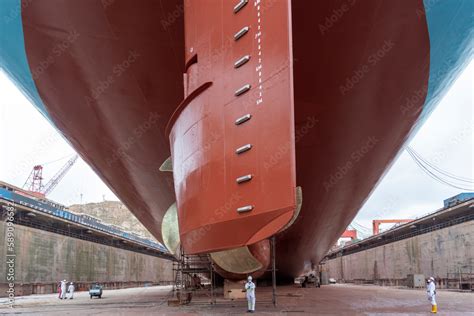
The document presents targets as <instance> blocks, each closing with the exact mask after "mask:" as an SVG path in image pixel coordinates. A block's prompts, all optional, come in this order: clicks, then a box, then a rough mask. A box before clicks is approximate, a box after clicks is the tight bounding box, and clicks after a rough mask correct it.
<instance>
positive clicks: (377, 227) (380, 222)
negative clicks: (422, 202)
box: [372, 219, 412, 235]
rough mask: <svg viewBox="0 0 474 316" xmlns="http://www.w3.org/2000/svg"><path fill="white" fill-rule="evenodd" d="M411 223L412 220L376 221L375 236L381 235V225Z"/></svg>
mask: <svg viewBox="0 0 474 316" xmlns="http://www.w3.org/2000/svg"><path fill="white" fill-rule="evenodd" d="M411 221H412V219H374V220H373V221H372V230H373V234H374V235H378V234H379V232H380V230H379V226H380V224H385V223H393V224H401V223H408V222H411Z"/></svg>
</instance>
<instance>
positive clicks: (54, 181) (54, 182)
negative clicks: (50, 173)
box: [41, 154, 79, 195]
mask: <svg viewBox="0 0 474 316" xmlns="http://www.w3.org/2000/svg"><path fill="white" fill-rule="evenodd" d="M77 158H79V156H78V155H77V154H76V155H74V157H72V158H71V159H69V160H68V161H67V162H66V164H65V165H64V166H63V167H62V168H61V169H59V171H58V172H57V173H56V174H55V175H54V177H52V178H51V180H49V181H48V183H46V184H45V186H44V187H43V190H42V192H41V193H43V194H44V195H48V194H49V193H51V191H53V190H54V188H56V186H57V185H58V183H59V181H61V179H62V178H63V177H64V176H65V175H66V173H67V172H68V171H69V169H71V167H72V166H73V165H74V163H75V162H76V161H77Z"/></svg>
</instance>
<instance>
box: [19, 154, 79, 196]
mask: <svg viewBox="0 0 474 316" xmlns="http://www.w3.org/2000/svg"><path fill="white" fill-rule="evenodd" d="M77 158H79V156H78V155H77V154H76V155H74V157H72V158H71V159H69V160H68V161H67V162H66V164H65V165H64V166H62V167H61V169H59V171H58V172H57V173H56V174H55V175H54V176H53V177H52V178H51V180H49V181H48V182H47V183H46V184H45V185H43V166H42V165H36V166H34V167H33V170H32V171H31V173H30V175H29V176H28V179H26V182H25V184H24V185H23V189H26V190H28V191H30V192H31V193H32V194H33V195H35V196H38V197H42V198H44V197H45V196H46V195H48V194H49V193H51V191H53V190H54V188H56V186H57V185H58V183H59V182H60V181H61V179H62V178H63V177H64V176H65V175H66V173H67V172H68V171H69V170H70V169H71V167H72V166H73V165H74V163H75V162H76V161H77Z"/></svg>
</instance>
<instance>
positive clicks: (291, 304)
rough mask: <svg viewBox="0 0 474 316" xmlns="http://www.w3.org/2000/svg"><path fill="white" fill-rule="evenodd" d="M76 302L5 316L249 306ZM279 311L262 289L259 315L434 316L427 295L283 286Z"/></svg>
mask: <svg viewBox="0 0 474 316" xmlns="http://www.w3.org/2000/svg"><path fill="white" fill-rule="evenodd" d="M75 294H76V295H75V297H74V299H73V300H59V299H58V298H57V295H55V294H54V295H53V294H48V295H32V296H24V297H17V298H16V301H15V306H14V308H13V309H10V308H8V307H7V305H6V299H4V298H2V299H0V314H21V315H23V314H24V315H114V316H119V315H135V316H138V315H222V314H225V315H229V314H231V315H241V314H245V312H246V302H245V301H225V300H224V299H222V298H219V299H218V300H217V304H216V305H213V306H211V305H209V304H207V303H206V300H207V298H206V297H204V296H202V297H198V298H196V299H195V300H193V302H192V303H191V304H190V305H188V306H180V307H172V306H168V304H167V303H168V299H170V298H171V287H169V286H168V287H165V286H158V287H148V288H133V289H122V290H106V291H104V295H103V297H102V299H97V298H95V299H90V298H89V296H88V293H87V292H76V293H75ZM277 295H278V296H277V300H278V305H277V307H276V308H275V307H273V306H272V304H271V288H269V287H259V288H257V311H256V313H255V314H259V315H274V314H280V315H281V314H283V315H286V314H288V315H308V314H312V315H429V314H430V313H429V311H430V305H429V302H428V300H427V298H426V292H425V291H424V290H421V289H420V290H412V289H397V288H389V287H379V286H373V285H363V286H362V285H360V286H359V285H340V284H337V285H328V286H323V287H322V288H307V289H302V288H296V287H293V286H280V287H278V290H277ZM437 299H438V314H439V315H474V293H461V292H452V291H443V290H440V291H438V298H437Z"/></svg>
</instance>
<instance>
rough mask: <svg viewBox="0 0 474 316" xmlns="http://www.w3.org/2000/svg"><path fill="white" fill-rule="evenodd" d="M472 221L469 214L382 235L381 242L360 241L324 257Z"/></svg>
mask: <svg viewBox="0 0 474 316" xmlns="http://www.w3.org/2000/svg"><path fill="white" fill-rule="evenodd" d="M472 220H474V214H469V215H466V216H462V217H458V218H455V219H452V220H449V221H446V222H443V223H439V224H435V225H431V226H429V227H425V228H421V229H414V230H413V231H412V232H410V233H406V234H402V235H398V236H393V233H394V232H391V233H389V234H385V235H383V239H381V240H377V241H370V242H369V241H367V243H365V244H364V241H361V242H359V243H357V244H352V245H349V246H346V247H343V248H341V249H339V250H335V251H333V252H331V253H329V254H328V255H327V256H326V257H327V258H328V259H333V258H336V257H340V256H345V255H350V254H353V253H357V252H360V251H364V250H367V249H371V248H375V247H379V246H382V245H386V244H389V243H392V242H395V241H399V240H403V239H407V238H412V237H415V236H418V235H423V234H426V233H429V232H432V231H436V230H439V229H443V228H446V227H449V226H454V225H458V224H461V223H465V222H468V221H472ZM391 235H392V236H391ZM380 237H382V236H380Z"/></svg>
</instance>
